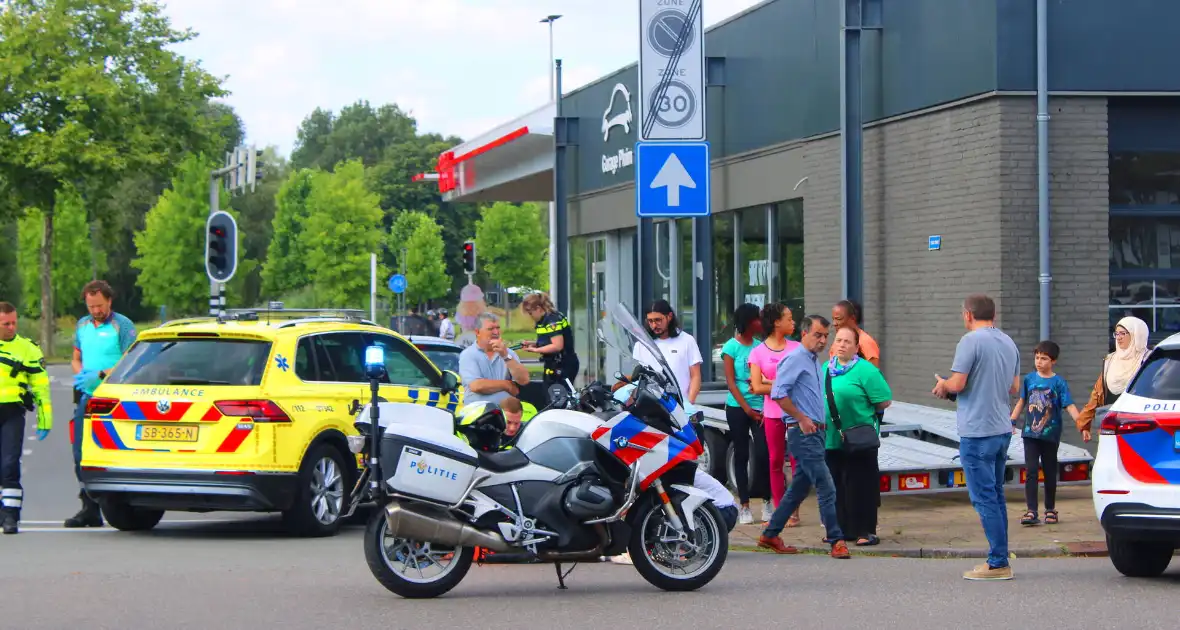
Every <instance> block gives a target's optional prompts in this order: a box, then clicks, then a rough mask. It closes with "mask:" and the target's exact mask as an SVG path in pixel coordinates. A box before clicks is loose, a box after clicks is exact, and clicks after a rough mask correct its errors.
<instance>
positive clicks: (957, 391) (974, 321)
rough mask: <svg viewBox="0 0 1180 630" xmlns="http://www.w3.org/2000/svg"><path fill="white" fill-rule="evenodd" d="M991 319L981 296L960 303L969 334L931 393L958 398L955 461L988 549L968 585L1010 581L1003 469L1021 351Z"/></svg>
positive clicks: (992, 306) (991, 309) (990, 307)
mask: <svg viewBox="0 0 1180 630" xmlns="http://www.w3.org/2000/svg"><path fill="white" fill-rule="evenodd" d="M995 319H996V303H995V302H994V301H992V299H991V298H989V297H987V296H986V295H972V296H969V297H968V298H967V299H966V300H965V301H964V302H963V323H964V324H965V325H966V326H967V330H968V331H970V332H968V333H967V334H966V335H963V338H962V339H960V340H959V346H958V348H956V349H955V358H954V361H953V362H952V364H951V377H950V378H948V379H943V378H942V377H939V376H937V375H935V377H936V378H937V380H938V382H937V384H936V385H935V386H934V391H933V394H934V395H935V396H937V397H939V398H944V399H945V398H950V397H952V396H957V397H958V399H957V401H958V411H957V413H956V419H957V420H958V429H959V460H960V462H961V463H962V465H963V473H964V474H965V475H966V477H967V491H968V492H969V493H970V495H971V502H972V503H973V504H974V505H975V511H976V512H978V513H979V520H980V523H982V525H983V531H984V534H986V535H987V541H988V545H989V546H990V548H991V549H990V552H989V553H988V557H987V564H986V565H981V566H978V567H975V568H974V569H972V570H971V571H968V572H966V573H964V574H963V577H964V578H967V579H968V580H1010V579H1012V567H1011V566H1009V565H1008V510H1007V503H1006V501H1005V498H1004V469H1005V468H1006V467H1007V463H1008V446H1009V444H1010V443H1011V441H1012V421H1011V419H1010V415H1009V414H1010V412H1011V397H1012V396H1013V395H1015V394H1016V393H1017V392H1018V391H1019V389H1020V351H1019V350H1018V349H1017V348H1016V344H1015V343H1013V342H1012V338H1011V337H1009V336H1008V335H1006V334H1004V333H1003V332H1001V331H1000V330H999V329H998V328H996V327H995Z"/></svg>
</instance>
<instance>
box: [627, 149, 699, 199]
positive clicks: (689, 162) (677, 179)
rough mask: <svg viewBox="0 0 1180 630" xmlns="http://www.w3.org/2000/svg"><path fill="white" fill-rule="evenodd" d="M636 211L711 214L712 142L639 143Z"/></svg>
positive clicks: (636, 153) (636, 159)
mask: <svg viewBox="0 0 1180 630" xmlns="http://www.w3.org/2000/svg"><path fill="white" fill-rule="evenodd" d="M635 214H636V215H638V216H640V217H703V216H708V215H709V143H708V142H638V143H636V144H635Z"/></svg>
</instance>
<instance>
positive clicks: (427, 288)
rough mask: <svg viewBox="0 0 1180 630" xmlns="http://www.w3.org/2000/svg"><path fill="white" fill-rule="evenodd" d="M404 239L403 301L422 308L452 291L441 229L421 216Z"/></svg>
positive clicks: (427, 218) (432, 221)
mask: <svg viewBox="0 0 1180 630" xmlns="http://www.w3.org/2000/svg"><path fill="white" fill-rule="evenodd" d="M422 219H423V220H420V221H417V222H416V223H417V224H416V225H415V226H414V228H413V231H412V232H411V233H410V237H409V238H408V239H406V301H407V303H408V304H421V303H422V302H425V301H427V300H433V299H436V298H441V297H443V296H445V295H446V294H447V292H448V291H450V289H451V278H450V276H448V275H447V266H446V265H445V264H443V260H442V256H443V239H442V228H441V227H440V226H439V224H438V223H435V222H434V220H433V219H431V218H429V217H426V216H425V215H422Z"/></svg>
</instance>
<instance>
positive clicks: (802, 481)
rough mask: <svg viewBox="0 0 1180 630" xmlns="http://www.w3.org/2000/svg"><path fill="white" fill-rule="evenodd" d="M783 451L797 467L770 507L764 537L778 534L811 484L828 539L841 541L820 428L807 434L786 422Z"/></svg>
mask: <svg viewBox="0 0 1180 630" xmlns="http://www.w3.org/2000/svg"><path fill="white" fill-rule="evenodd" d="M787 451H788V452H790V454H791V456H792V457H794V458H795V461H796V462H797V463H798V466H799V467H798V470H797V472H796V474H795V476H794V477H793V478H792V479H791V486H790V487H789V488H787V493H786V494H785V495H784V496H783V500H782V502H780V503H779V504H778V507H776V508H775V509H774V515H773V516H771V517H770V522H769V523H767V524H766V529H764V530H762V535H763V536H766V537H767V538H773V537H774V536H778V535H779V533H780V532H782V531H783V528H784V527H786V525H787V519H788V518H790V517H791V515H792V514H794V513H795V510H797V509H799V506H800V505H802V504H803V500H804V499H806V498H807V495H808V494H810V493H811V487H812V486H815V491H816V494H818V495H819V517H820V519H822V520H823V522H824V527H826V528H827V531H828V540H830V541H832V543H833V544H834V543H835V542H836V541H838V540H844V532H843V531H841V530H840V523H839V520H838V519H837V518H836V484H835V482H833V481H832V473H831V472H830V471H829V470H828V462H827V451H826V450H825V449H824V431H823V430H822V429H821V430H819V431H816V432H815V433H812V434H810V435H808V434H806V433H804V432H802V431H800V430H799V426H798V425H795V424H792V425H790V427H789V428H788V429H787Z"/></svg>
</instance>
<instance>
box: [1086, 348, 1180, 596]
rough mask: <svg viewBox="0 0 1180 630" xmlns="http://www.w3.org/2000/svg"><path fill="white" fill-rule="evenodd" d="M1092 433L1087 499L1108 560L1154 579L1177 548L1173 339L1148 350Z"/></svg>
mask: <svg viewBox="0 0 1180 630" xmlns="http://www.w3.org/2000/svg"><path fill="white" fill-rule="evenodd" d="M1098 433H1099V438H1098V455H1097V457H1096V458H1095V461H1094V472H1093V477H1092V484H1093V485H1092V494H1093V497H1094V509H1095V511H1096V512H1097V514H1098V519H1099V521H1100V522H1101V523H1102V528H1103V529H1104V530H1105V531H1106V544H1107V548H1108V549H1109V550H1110V560H1111V562H1112V563H1113V564H1114V566H1115V568H1116V569H1118V570H1119V572H1121V573H1122V574H1124V575H1128V576H1132V577H1155V576H1158V575H1160V574H1161V573H1163V572H1164V570H1166V569H1167V568H1168V564H1169V563H1170V562H1171V560H1172V554H1173V553H1174V552H1175V550H1176V549H1178V548H1180V335H1173V336H1171V337H1169V338H1168V339H1166V340H1164V342H1163V343H1161V344H1159V345H1158V346H1156V348H1155V349H1154V350H1152V352H1151V354H1150V355H1149V356H1148V357H1147V359H1146V360H1145V361H1144V362H1143V365H1142V366H1140V368H1139V371H1138V373H1136V374H1135V376H1134V378H1133V379H1132V380H1131V382H1130V384H1128V385H1127V391H1126V392H1125V393H1124V394H1123V395H1122V396H1120V397H1119V399H1118V400H1117V401H1116V402H1115V403H1114V405H1112V406H1111V407H1110V411H1109V412H1108V413H1107V414H1106V416H1105V417H1104V418H1103V419H1102V423H1101V426H1100V429H1099V431H1098Z"/></svg>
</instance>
